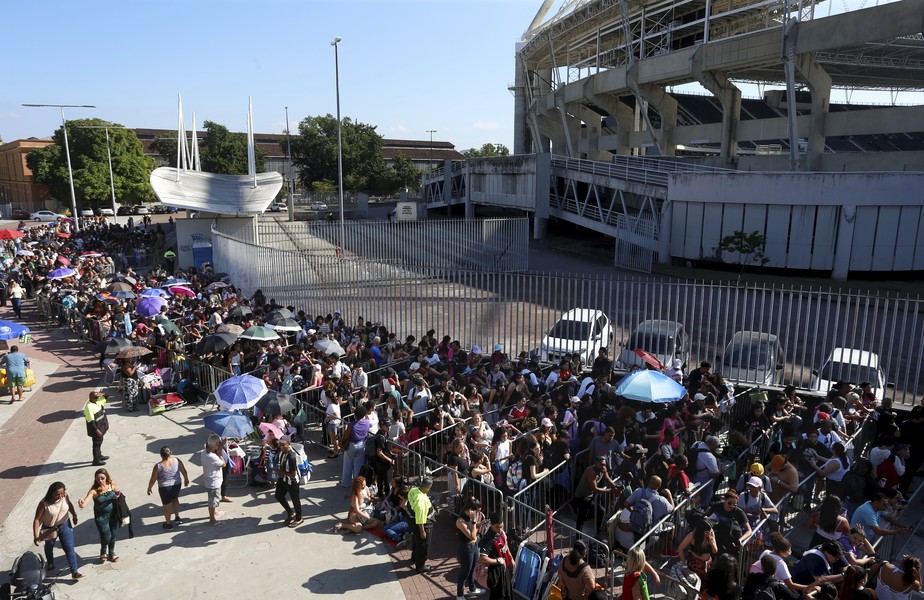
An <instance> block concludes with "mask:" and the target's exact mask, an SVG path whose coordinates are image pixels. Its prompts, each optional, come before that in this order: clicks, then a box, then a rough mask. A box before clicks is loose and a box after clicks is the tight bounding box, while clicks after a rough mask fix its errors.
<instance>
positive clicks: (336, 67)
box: [330, 36, 343, 255]
mask: <svg viewBox="0 0 924 600" xmlns="http://www.w3.org/2000/svg"><path fill="white" fill-rule="evenodd" d="M339 43H340V36H337V37H335V38H334V39H333V40H332V41H331V43H330V45H331V46H333V47H334V81H335V83H336V87H337V189H338V191H339V193H340V252H341V253H342V252H343V138H342V136H341V132H340V129H341V124H342V121H341V120H340V55H339V53H338V52H337V49H338V48H339V46H338V44H339ZM341 255H342V254H341Z"/></svg>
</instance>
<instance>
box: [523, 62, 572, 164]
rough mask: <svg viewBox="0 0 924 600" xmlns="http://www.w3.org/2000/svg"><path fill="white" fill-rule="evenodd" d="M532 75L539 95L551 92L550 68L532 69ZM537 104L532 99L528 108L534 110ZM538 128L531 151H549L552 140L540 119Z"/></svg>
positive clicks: (546, 94)
mask: <svg viewBox="0 0 924 600" xmlns="http://www.w3.org/2000/svg"><path fill="white" fill-rule="evenodd" d="M532 76H533V79H534V81H535V85H534V86H533V87H534V89H536V90H537V93H538V94H539V95H540V96H548V95H549V94H551V93H552V69H539V70H537V71H534V72H533V74H532ZM538 104H540V103H539V102H536V101H534V102H533V107H532V108H531V109H530V110H531V111H535V110H536V108H535V107H536V105H538ZM538 129H539V130H540V133H539V135H540V137H539V139H538V140H534V146H535V148H534V149H533V150H532V151H533V152H551V151H552V144H553V140H552V137H551V136H547V135H545V131H548V130H547V129H545V128H544V127H542V123H541V121H540V122H539V127H538ZM563 141H564V140H563V139H560V140H559V143H561V142H563Z"/></svg>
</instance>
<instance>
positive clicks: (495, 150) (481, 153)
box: [462, 143, 510, 158]
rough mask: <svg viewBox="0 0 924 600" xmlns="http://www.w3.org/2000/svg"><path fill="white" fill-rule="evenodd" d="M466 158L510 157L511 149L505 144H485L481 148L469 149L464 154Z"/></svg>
mask: <svg viewBox="0 0 924 600" xmlns="http://www.w3.org/2000/svg"><path fill="white" fill-rule="evenodd" d="M462 155H463V156H464V157H465V158H487V157H489V156H510V149H509V148H507V146H505V145H503V144H490V143H489V144H483V145H482V146H481V148H478V149H475V148H469V149H468V150H465V151H463V152H462Z"/></svg>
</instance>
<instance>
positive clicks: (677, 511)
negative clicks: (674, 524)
mask: <svg viewBox="0 0 924 600" xmlns="http://www.w3.org/2000/svg"><path fill="white" fill-rule="evenodd" d="M709 485H712V481H706V482H703V483H701V484H699V485H698V486H697V487H695V488H693V490H692V491H690V493H689V494H688V495H687V497H686V498H684V499H683V501H681V502H680V503H679V504H675V505H674V508H673V510H671V511H670V512H669V513H667V514H666V515H665V516H664V517H663V518H662V519H661V520H660V521H658V522H657V523H655V524H653V525H652V526H651V529H650V530H648V532H647V533H645V534H644V535H642V537H640V538H639V539H638V540H637V541H636V542H635V543H634V544H632V547H631V548H629V550H630V551H631V550H633V549H635V548H642V549H644V547H645V544H647V543H648V538H650V537H651V536H652V535H655V534H656V533H658V532H659V531H660V529H661V526H662V525H664V524H665V523H667V522H668V521H670V520H671V519H673V518H674V517H675V516H676V515H678V514H680V509H681V508H683V506H684V505H685V504H687V503H689V502H690V501H691V500H692V499H693V498H695V497H696V496H697V495H698V494H699V493H700V492H701V491H703V488H705V487H707V486H709Z"/></svg>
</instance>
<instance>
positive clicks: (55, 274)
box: [48, 267, 77, 279]
mask: <svg viewBox="0 0 924 600" xmlns="http://www.w3.org/2000/svg"><path fill="white" fill-rule="evenodd" d="M76 274H77V271H75V270H74V269H68V268H67V267H61V268H60V269H55V270H54V271H51V272H50V273H48V279H64V278H66V277H73V276H74V275H76Z"/></svg>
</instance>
